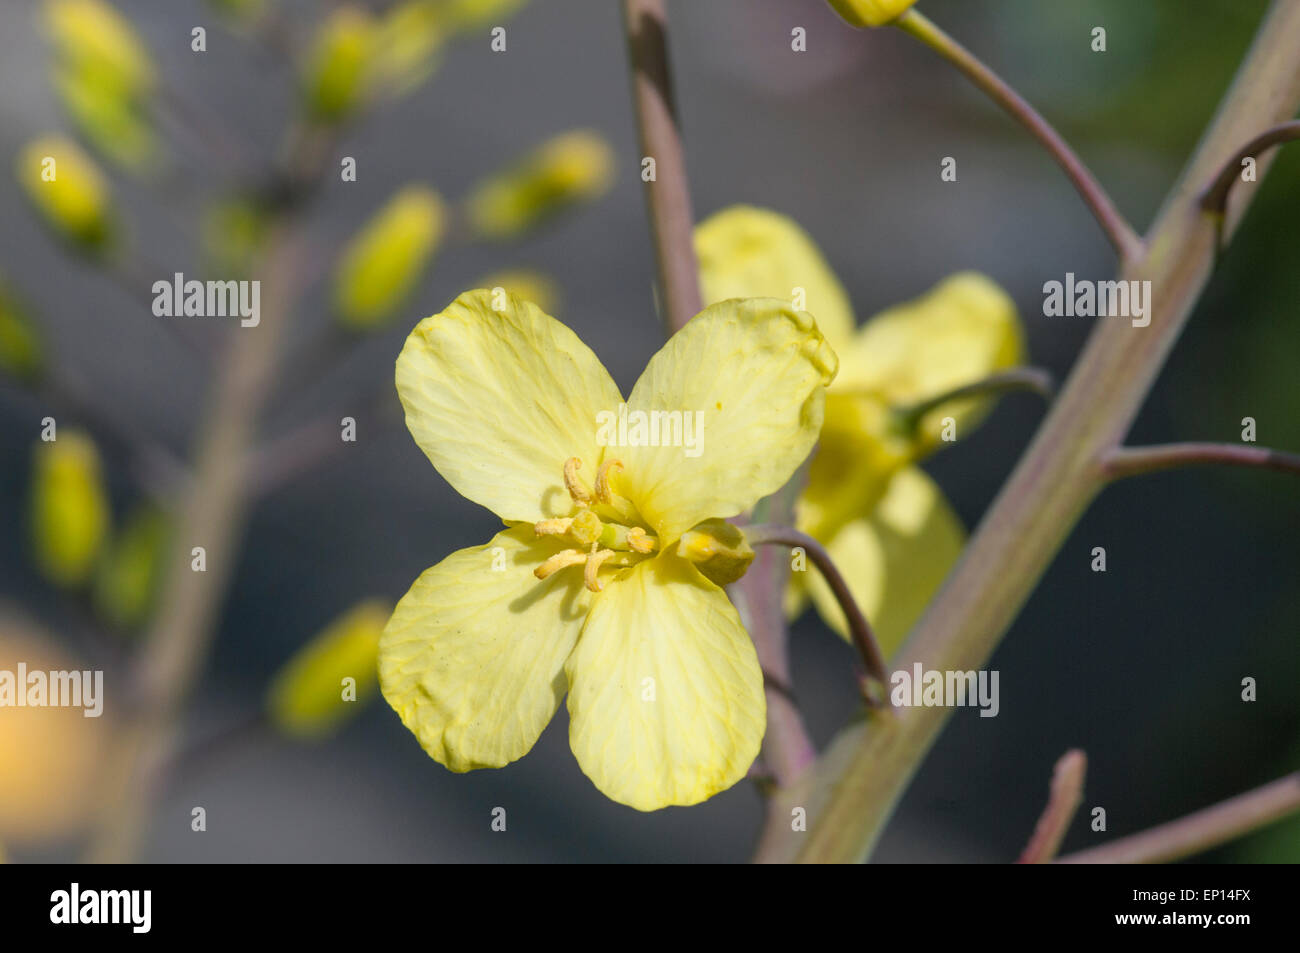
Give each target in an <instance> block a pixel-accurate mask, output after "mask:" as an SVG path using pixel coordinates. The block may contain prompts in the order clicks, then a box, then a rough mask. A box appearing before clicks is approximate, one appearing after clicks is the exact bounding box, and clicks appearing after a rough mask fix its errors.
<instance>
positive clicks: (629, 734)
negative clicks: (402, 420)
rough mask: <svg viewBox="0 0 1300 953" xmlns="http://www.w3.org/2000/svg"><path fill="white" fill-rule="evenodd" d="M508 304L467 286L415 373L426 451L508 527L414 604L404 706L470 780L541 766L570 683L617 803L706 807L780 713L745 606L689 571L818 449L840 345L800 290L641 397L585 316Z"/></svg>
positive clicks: (715, 336) (739, 318)
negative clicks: (651, 424) (592, 336)
mask: <svg viewBox="0 0 1300 953" xmlns="http://www.w3.org/2000/svg"><path fill="white" fill-rule="evenodd" d="M492 305H493V300H492V295H491V292H489V291H485V290H483V291H471V292H468V293H466V294H464V295H462V296H461V297H460V298H458V299H457V300H456V301H455V302H453V303H452V304H451V305H450V306H449V307H448V308H447V309H446V310H445V311H443V312H442V313H441V314H437V315H434V316H433V317H430V318H426V319H425V320H424V321H422V322H420V324H419V325H417V326H416V328H415V330H414V331H413V332H412V333H411V335H410V337H408V338H407V341H406V345H405V347H404V348H403V349H402V353H401V356H400V357H399V358H398V360H397V390H398V394H399V396H400V397H401V400H402V403H403V405H404V407H405V409H406V422H407V427H408V428H409V429H410V431H411V434H412V436H413V437H414V438H415V441H416V443H418V444H419V445H420V447H421V449H423V450H424V452H425V454H426V455H427V456H428V457H429V459H430V460H431V461H432V463H433V465H434V466H435V467H436V468H437V470H438V472H439V473H440V474H442V476H443V478H444V479H446V480H447V482H449V483H450V484H451V486H452V488H453V489H455V490H456V491H457V492H458V493H460V494H461V495H462V496H465V497H467V498H469V499H471V500H474V501H475V502H477V503H480V504H482V505H483V506H486V507H488V508H489V509H491V510H492V511H493V512H495V513H496V514H497V515H498V516H500V517H501V518H502V519H503V520H504V521H505V523H506V524H507V525H506V528H505V529H504V530H502V531H501V532H500V533H498V534H497V535H496V536H495V537H493V538H492V539H491V540H490V541H489V542H488V543H486V544H485V545H483V546H477V547H474V548H471V549H463V550H460V551H459V552H456V553H453V554H452V555H450V556H448V557H447V558H446V559H444V560H443V561H442V562H440V563H439V564H438V565H436V566H434V567H433V568H432V569H429V570H427V571H425V573H424V574H423V575H421V576H420V578H419V579H418V580H416V582H415V584H414V585H413V586H412V587H411V589H410V591H409V592H408V593H407V594H406V596H405V597H403V599H402V600H401V601H400V602H399V603H398V605H397V610H396V612H395V613H394V614H393V618H392V620H391V621H390V622H389V623H388V626H387V628H386V629H385V630H384V635H383V638H382V639H381V641H380V655H379V680H380V686H381V688H382V690H383V693H384V696H385V697H386V698H387V699H388V701H389V703H390V704H391V705H392V706H393V708H394V709H395V710H396V711H397V712H398V714H399V715H400V716H401V718H402V721H403V723H404V724H405V725H406V726H407V727H408V728H409V729H410V730H411V731H412V732H414V733H415V735H416V736H417V737H418V738H419V740H420V743H421V744H422V745H423V746H424V749H425V750H426V751H427V752H428V753H429V754H430V755H431V756H432V757H433V758H434V759H435V760H437V761H439V762H440V763H442V764H444V765H446V766H447V767H448V768H450V769H451V770H453V771H468V770H471V769H473V768H484V767H500V766H502V765H505V764H508V763H510V762H511V761H514V760H516V759H518V758H520V757H522V756H523V755H524V754H525V753H526V752H527V751H528V750H529V749H530V748H531V747H532V746H533V743H534V742H535V741H536V740H537V737H538V736H539V735H540V734H541V732H542V729H543V728H544V727H545V726H546V723H547V722H548V721H550V719H551V716H552V715H553V714H554V712H555V710H556V708H557V707H558V705H559V703H560V700H561V699H562V698H563V697H564V695H565V692H566V691H567V692H568V710H569V716H570V729H569V741H570V746H571V748H572V749H573V753H574V755H575V756H576V757H577V760H578V764H579V766H580V767H581V768H582V770H583V772H584V773H585V774H586V775H587V776H588V777H589V778H590V779H591V780H592V781H593V782H594V784H595V785H596V787H597V788H598V789H599V790H600V791H602V792H603V793H604V794H605V795H606V796H608V797H610V798H612V799H613V800H615V801H619V802H621V803H623V804H628V805H631V806H632V807H634V808H637V809H638V810H643V811H648V810H655V809H657V808H661V807H665V806H667V805H670V804H694V803H697V802H699V801H702V800H704V799H706V798H708V797H710V796H712V795H713V794H715V793H717V792H719V791H722V790H725V789H726V788H728V787H730V786H731V785H733V784H735V783H736V781H737V780H739V779H740V778H741V777H743V776H744V774H745V772H746V771H747V770H748V768H749V766H750V764H751V763H752V762H753V760H754V758H755V756H756V755H757V754H758V750H759V745H760V743H761V741H762V737H763V730H764V720H765V714H766V706H765V702H764V698H763V679H762V674H761V672H760V671H759V667H758V659H757V656H756V654H755V652H754V646H753V644H752V642H751V641H750V639H749V636H748V634H747V633H746V632H745V629H744V627H743V625H742V624H741V620H740V617H739V615H738V614H737V612H736V610H735V608H734V607H733V606H732V605H731V603H730V601H729V600H728V599H727V596H726V594H725V592H724V591H723V590H722V589H721V588H720V586H719V585H718V584H717V583H715V582H714V581H712V580H711V579H710V578H708V577H707V576H706V575H705V574H704V573H703V572H702V571H701V569H700V568H697V565H696V563H695V562H693V561H692V558H699V559H702V560H704V561H706V562H707V561H708V560H709V559H711V557H712V555H713V554H714V550H715V547H710V546H707V545H700V544H699V543H700V540H699V538H698V536H699V535H701V534H702V535H708V534H710V533H711V532H713V529H712V527H711V526H710V525H708V521H709V520H711V519H722V518H726V517H729V516H734V515H736V514H738V513H741V512H743V511H744V510H746V509H747V508H748V507H749V506H751V505H752V504H753V503H754V502H755V501H757V500H758V499H759V498H760V497H762V496H764V495H765V494H768V493H770V492H772V491H774V490H776V489H777V488H779V487H780V486H782V485H783V484H784V483H785V482H786V481H787V480H788V479H789V477H790V475H791V474H792V473H793V472H794V471H795V469H796V468H797V467H798V466H799V464H800V463H801V462H802V461H803V459H804V458H805V457H806V456H807V454H808V452H809V451H810V450H811V448H812V446H813V443H814V442H815V440H816V439H817V432H818V429H819V428H820V426H821V420H822V409H823V402H824V389H825V385H826V384H827V383H829V381H830V380H831V379H832V378H833V377H834V374H835V366H836V358H835V354H834V352H833V351H832V350H831V349H830V348H829V346H828V345H827V344H826V342H825V340H824V339H823V337H822V334H821V332H820V331H819V330H818V329H817V325H816V323H815V322H814V321H813V319H812V317H811V316H810V315H808V314H806V313H803V312H798V311H795V310H794V309H793V308H790V307H788V306H786V305H785V304H784V303H783V302H781V301H774V300H770V299H753V300H746V301H734V300H733V301H724V302H721V303H719V304H715V305H713V306H712V307H709V308H706V309H705V310H704V311H703V312H701V313H700V314H699V315H697V316H696V317H695V318H694V319H693V320H692V321H691V322H689V323H688V324H687V325H686V327H685V328H684V329H682V330H681V331H679V332H678V333H677V334H676V335H675V336H674V337H673V338H672V339H671V340H669V341H668V343H667V344H666V345H665V346H664V347H663V348H662V349H661V350H660V351H659V352H658V353H657V354H656V355H655V356H654V357H653V358H651V360H650V363H649V365H648V366H647V367H646V369H645V372H644V373H643V374H642V375H641V378H640V380H639V381H638V382H637V384H636V386H635V387H634V388H633V389H632V394H631V396H630V397H629V398H628V399H627V400H626V402H625V401H624V400H623V398H622V396H621V395H620V393H619V390H618V387H617V386H616V385H615V384H614V381H613V380H612V379H611V377H610V376H609V373H608V372H607V371H606V370H605V368H604V367H603V366H602V365H601V363H600V361H599V360H598V359H597V358H596V356H595V355H594V354H593V353H592V352H591V351H590V350H589V349H588V348H587V347H586V346H585V345H584V344H583V343H582V342H581V341H580V340H579V339H578V338H577V336H576V335H574V334H573V332H572V331H570V330H569V329H568V328H567V327H565V326H564V325H562V324H560V323H559V322H558V321H556V320H555V319H554V318H551V317H549V316H548V315H546V314H545V313H543V312H542V311H541V310H540V309H538V308H537V307H536V306H535V305H533V304H532V303H530V302H526V301H521V300H520V299H518V298H515V297H508V298H507V299H506V302H505V305H504V307H502V308H501V309H500V310H494V309H493V307H492ZM671 414H679V415H681V416H680V417H678V418H677V419H678V420H680V421H681V424H682V426H681V428H680V429H679V430H673V429H672V427H670V426H669V424H668V423H667V421H670V420H671V419H672V418H670V417H668V416H667V415H671ZM651 415H657V416H654V417H652V416H651ZM651 419H654V420H655V421H657V422H658V424H659V425H661V426H662V427H663V430H662V433H660V435H659V436H658V439H654V440H652V439H651V437H652V435H653V434H654V433H655V431H651V430H649V429H648V426H647V422H648V421H650V420H651ZM638 422H639V423H640V429H639V430H638V429H636V428H637V427H638ZM691 425H693V426H694V432H693V434H688V433H687V427H688V426H691ZM657 429H658V427H657V428H656V430H657ZM678 438H680V439H678ZM633 444H637V445H633ZM669 444H674V445H669ZM692 448H693V449H692ZM692 531H693V532H694V533H695V534H696V537H695V538H693V540H692V539H686V544H685V545H683V546H679V542H681V541H683V540H684V538H686V537H690V536H691V533H692ZM720 544H721V545H727V541H726V540H725V539H723V540H720ZM733 578H734V576H733ZM724 581H725V580H724Z"/></svg>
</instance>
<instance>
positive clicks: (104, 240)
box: [17, 136, 113, 252]
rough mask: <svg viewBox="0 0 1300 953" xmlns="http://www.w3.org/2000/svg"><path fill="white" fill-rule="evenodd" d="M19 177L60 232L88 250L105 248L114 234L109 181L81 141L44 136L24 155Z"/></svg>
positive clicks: (19, 168) (18, 172)
mask: <svg viewBox="0 0 1300 953" xmlns="http://www.w3.org/2000/svg"><path fill="white" fill-rule="evenodd" d="M17 175H18V182H19V184H20V185H21V186H22V187H23V189H24V190H25V191H26V192H27V197H28V198H29V199H31V201H32V203H33V204H34V205H35V206H36V208H37V210H38V211H39V212H40V213H41V215H43V216H44V217H45V220H46V221H47V222H48V223H49V224H50V227H51V228H53V229H54V230H55V231H56V232H57V233H58V234H59V235H60V236H62V237H63V238H65V239H67V240H68V241H70V242H72V243H73V244H75V245H77V246H78V247H79V248H82V249H84V250H86V251H91V252H98V251H102V250H103V249H105V248H106V247H107V246H108V244H109V242H110V240H111V238H112V231H113V229H112V221H111V217H112V208H111V198H110V196H109V193H108V186H107V184H106V183H105V182H104V177H103V176H102V175H101V174H100V171H99V169H98V168H97V167H96V165H95V163H94V161H93V160H92V159H91V158H90V157H89V156H88V155H86V153H85V152H83V151H82V150H81V148H80V147H78V146H77V144H76V143H74V142H72V141H70V140H68V139H64V138H62V137H60V136H44V137H42V138H40V139H36V140H34V141H33V142H30V143H28V144H27V146H26V147H25V148H24V149H23V150H22V152H20V153H19V155H18V165H17Z"/></svg>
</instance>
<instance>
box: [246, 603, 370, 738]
mask: <svg viewBox="0 0 1300 953" xmlns="http://www.w3.org/2000/svg"><path fill="white" fill-rule="evenodd" d="M392 614H393V606H392V603H390V602H384V601H383V600H382V599H371V600H367V601H365V602H362V603H360V604H359V605H356V606H353V607H352V608H351V609H349V610H348V611H347V612H345V613H344V614H343V615H342V616H340V617H339V618H337V619H335V620H334V621H333V622H331V623H330V624H329V625H328V626H326V627H325V629H324V630H323V631H321V632H320V633H318V634H317V635H316V636H314V637H313V638H312V639H311V641H310V642H308V643H307V644H306V645H304V646H303V647H302V648H301V649H299V650H298V651H297V652H296V653H294V656H293V658H291V659H290V660H289V661H288V662H286V663H285V665H284V667H283V668H281V669H280V671H279V672H277V673H276V676H275V678H274V680H273V681H272V683H271V687H270V689H269V690H268V691H267V710H268V712H269V714H270V716H271V722H272V724H274V725H275V727H276V728H278V729H279V730H280V731H282V732H284V733H285V734H287V735H290V736H292V737H295V738H319V737H322V736H324V735H326V734H328V733H329V732H330V731H332V730H334V729H335V728H337V727H338V726H339V724H340V723H342V722H343V721H344V720H345V719H346V718H347V717H348V716H349V715H351V714H353V713H354V712H356V711H358V710H359V709H360V708H361V706H362V705H364V704H365V703H366V702H367V701H369V700H370V696H371V695H372V694H373V692H374V690H375V688H376V685H377V677H376V665H377V664H378V659H379V636H380V633H381V632H383V630H384V626H385V625H386V624H387V623H388V620H389V618H390V617H391V616H392ZM348 679H351V681H350V682H349V681H347V680H348ZM349 689H350V697H349Z"/></svg>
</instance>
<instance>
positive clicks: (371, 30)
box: [302, 4, 379, 122]
mask: <svg viewBox="0 0 1300 953" xmlns="http://www.w3.org/2000/svg"><path fill="white" fill-rule="evenodd" d="M378 35H379V31H378V28H377V27H376V25H375V21H374V18H373V17H372V16H371V15H370V14H369V13H368V12H367V11H366V10H364V9H363V8H361V7H358V6H355V5H352V4H348V5H345V6H341V7H339V8H338V9H336V10H335V11H334V12H333V13H331V14H330V15H329V16H327V17H326V18H325V20H324V21H323V22H322V23H321V25H320V26H319V27H318V28H317V30H316V35H315V36H314V37H313V38H312V41H311V49H310V50H309V52H308V54H307V59H306V67H305V69H304V71H303V80H302V90H303V96H304V98H305V99H306V103H307V111H308V113H309V114H310V115H311V117H312V118H313V119H316V120H319V121H321V122H338V121H340V120H343V119H346V118H347V117H348V116H350V115H351V114H352V113H353V112H354V111H356V109H357V108H358V107H359V106H360V105H361V104H362V103H363V102H364V101H365V98H366V95H367V94H368V93H369V91H370V81H371V79H372V73H373V69H374V65H375V61H374V55H375V51H376V50H377V48H378V47H377V40H378Z"/></svg>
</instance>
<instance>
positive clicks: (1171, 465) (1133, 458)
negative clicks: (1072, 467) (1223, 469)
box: [1103, 443, 1300, 480]
mask: <svg viewBox="0 0 1300 953" xmlns="http://www.w3.org/2000/svg"><path fill="white" fill-rule="evenodd" d="M1207 463H1215V464H1222V465H1225V466H1233V467H1254V468H1256V469H1260V470H1280V471H1282V472H1283V473H1296V474H1300V454H1296V453H1283V452H1282V451H1280V450H1270V449H1269V448H1267V447H1248V446H1238V445H1237V444H1231V443H1170V444H1165V445H1163V446H1158V447H1120V448H1118V449H1116V450H1112V451H1111V452H1110V453H1109V454H1107V455H1106V456H1105V457H1104V458H1103V466H1104V468H1105V473H1106V476H1107V477H1108V478H1109V479H1112V480H1122V479H1124V478H1125V477H1131V476H1138V475H1139V474H1143V473H1157V472H1159V471H1160V470H1173V469H1176V468H1178V467H1187V466H1195V465H1198V464H1207Z"/></svg>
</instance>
